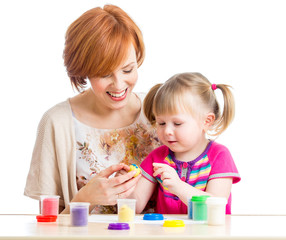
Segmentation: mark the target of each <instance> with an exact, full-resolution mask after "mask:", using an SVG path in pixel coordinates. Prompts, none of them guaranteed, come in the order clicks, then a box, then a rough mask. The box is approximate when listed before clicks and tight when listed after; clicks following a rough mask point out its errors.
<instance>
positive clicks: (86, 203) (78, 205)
mask: <svg viewBox="0 0 286 240" xmlns="http://www.w3.org/2000/svg"><path fill="white" fill-rule="evenodd" d="M69 205H70V206H72V207H89V205H90V203H89V202H70V203H69Z"/></svg>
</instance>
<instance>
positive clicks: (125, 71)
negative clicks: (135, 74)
mask: <svg viewBox="0 0 286 240" xmlns="http://www.w3.org/2000/svg"><path fill="white" fill-rule="evenodd" d="M132 71H133V68H131V69H130V70H123V73H126V74H128V73H131V72H132Z"/></svg>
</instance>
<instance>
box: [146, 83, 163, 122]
mask: <svg viewBox="0 0 286 240" xmlns="http://www.w3.org/2000/svg"><path fill="white" fill-rule="evenodd" d="M161 86H162V84H156V85H155V86H154V87H152V88H151V89H150V91H149V92H148V93H147V95H146V97H145V98H144V101H143V110H144V114H145V116H146V118H147V119H148V120H149V122H150V123H151V124H152V125H153V124H155V122H156V119H155V115H154V113H153V102H154V98H155V95H156V93H157V91H158V89H159V88H160V87H161Z"/></svg>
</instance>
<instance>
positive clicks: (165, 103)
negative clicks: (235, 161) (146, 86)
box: [144, 73, 235, 136]
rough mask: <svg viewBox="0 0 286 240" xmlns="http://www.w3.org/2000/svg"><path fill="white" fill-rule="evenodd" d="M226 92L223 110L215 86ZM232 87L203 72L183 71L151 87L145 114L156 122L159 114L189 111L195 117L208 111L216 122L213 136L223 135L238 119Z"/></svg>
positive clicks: (145, 104)
mask: <svg viewBox="0 0 286 240" xmlns="http://www.w3.org/2000/svg"><path fill="white" fill-rule="evenodd" d="M216 88H217V89H220V90H221V91H222V94H223V99H224V107H223V111H222V113H221V111H220V106H219V104H218V101H217V98H216V95H215V92H214V91H215V89H216ZM230 88H231V87H230V86H229V85H225V84H217V85H213V86H212V84H211V83H210V82H209V80H208V79H207V78H206V77H205V76H203V75H202V74H200V73H180V74H176V75H174V76H173V77H171V78H170V79H169V80H167V81H166V82H165V83H164V84H157V85H155V86H154V87H152V88H151V89H150V91H149V92H148V94H147V96H146V97H145V99H144V113H145V115H146V117H147V118H148V120H149V121H150V122H151V123H152V124H154V123H155V121H156V119H155V116H157V115H161V114H176V113H179V111H182V110H183V111H186V112H189V113H191V114H192V115H193V116H195V117H200V116H201V115H202V114H204V113H209V112H211V113H213V114H214V115H215V121H214V124H213V125H212V127H211V129H210V132H208V134H209V135H211V136H218V135H220V134H221V133H222V132H223V131H224V130H226V128H227V127H228V126H229V125H230V123H231V122H232V120H233V118H234V112H235V104H234V97H233V94H232V92H231V91H230Z"/></svg>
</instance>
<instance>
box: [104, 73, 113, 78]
mask: <svg viewBox="0 0 286 240" xmlns="http://www.w3.org/2000/svg"><path fill="white" fill-rule="evenodd" d="M111 76H112V74H108V75H104V76H102V78H110V77H111Z"/></svg>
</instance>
